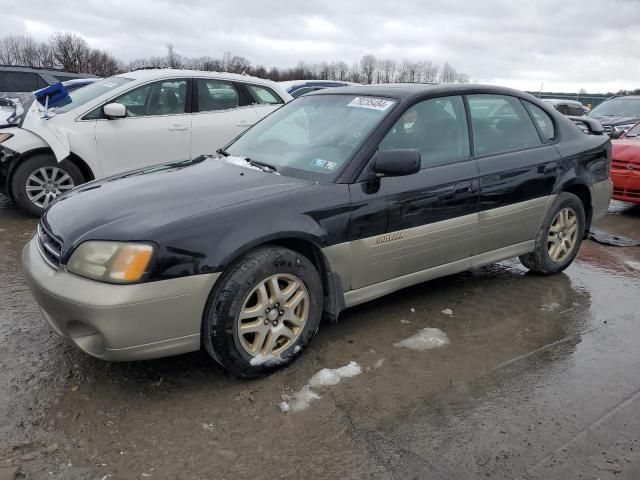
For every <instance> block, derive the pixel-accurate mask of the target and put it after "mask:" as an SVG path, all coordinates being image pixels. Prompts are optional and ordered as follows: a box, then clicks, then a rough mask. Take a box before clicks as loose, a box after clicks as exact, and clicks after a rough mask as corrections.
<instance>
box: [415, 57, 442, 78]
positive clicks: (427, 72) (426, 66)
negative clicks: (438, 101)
mask: <svg viewBox="0 0 640 480" xmlns="http://www.w3.org/2000/svg"><path fill="white" fill-rule="evenodd" d="M419 65H420V67H419V68H420V81H422V82H426V83H434V82H437V81H438V70H439V68H438V65H436V64H435V63H433V62H431V61H429V60H424V61H422V62H420V63H419Z"/></svg>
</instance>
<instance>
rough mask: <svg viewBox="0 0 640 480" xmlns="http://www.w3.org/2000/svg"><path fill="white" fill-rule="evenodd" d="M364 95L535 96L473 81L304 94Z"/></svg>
mask: <svg viewBox="0 0 640 480" xmlns="http://www.w3.org/2000/svg"><path fill="white" fill-rule="evenodd" d="M340 94H345V95H346V94H348V95H366V96H378V97H389V98H395V99H397V100H400V101H410V100H412V99H415V98H421V97H429V96H434V97H442V96H446V95H461V94H494V95H512V96H518V97H522V98H527V99H529V100H530V99H535V100H537V101H540V99H538V98H535V97H534V96H532V95H529V94H528V93H525V92H521V91H520V90H514V89H512V88H506V87H497V86H494V85H480V84H475V83H386V84H376V85H354V86H349V87H336V88H325V89H322V90H316V91H315V92H311V93H308V94H306V95H305V97H309V96H312V95H340Z"/></svg>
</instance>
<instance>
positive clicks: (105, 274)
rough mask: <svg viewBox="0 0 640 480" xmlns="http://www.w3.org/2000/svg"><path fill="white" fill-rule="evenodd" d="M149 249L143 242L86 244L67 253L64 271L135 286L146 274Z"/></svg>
mask: <svg viewBox="0 0 640 480" xmlns="http://www.w3.org/2000/svg"><path fill="white" fill-rule="evenodd" d="M152 256H153V247H152V246H151V245H149V244H146V243H124V242H105V241H88V242H84V243H82V244H81V245H80V246H79V247H78V248H76V250H75V251H74V252H73V253H72V254H71V258H70V259H69V262H68V263H67V270H68V271H69V272H71V273H75V274H76V275H80V276H81V277H87V278H90V279H92V280H98V281H100V282H108V283H135V282H138V281H140V279H141V278H142V276H143V275H144V274H145V272H146V271H147V267H148V266H149V262H150V261H151V257H152Z"/></svg>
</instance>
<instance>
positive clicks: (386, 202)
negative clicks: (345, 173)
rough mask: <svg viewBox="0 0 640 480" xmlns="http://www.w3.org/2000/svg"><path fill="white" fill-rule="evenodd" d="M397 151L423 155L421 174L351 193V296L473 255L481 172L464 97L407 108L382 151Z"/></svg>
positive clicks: (357, 186)
mask: <svg viewBox="0 0 640 480" xmlns="http://www.w3.org/2000/svg"><path fill="white" fill-rule="evenodd" d="M392 148H416V149H418V150H420V153H421V160H422V170H421V171H420V172H419V173H417V174H415V175H409V176H402V177H386V178H381V179H375V180H368V181H365V182H362V183H356V184H353V185H351V186H350V187H351V199H352V214H351V217H352V220H351V226H350V237H351V241H352V243H351V251H352V253H353V265H354V269H353V271H352V275H351V279H350V283H351V285H350V286H349V288H350V289H357V288H362V287H364V286H367V285H372V284H375V283H379V282H382V281H384V280H388V279H391V278H395V277H399V276H402V275H407V274H410V273H414V272H419V271H422V270H426V269H429V268H432V267H436V266H438V265H443V264H447V263H451V262H455V261H459V260H463V259H466V258H468V257H469V256H470V255H471V253H472V250H473V244H474V240H475V235H476V228H477V208H478V167H477V164H476V162H475V160H473V159H471V156H470V149H469V132H468V126H467V119H466V114H465V108H464V102H463V100H462V98H461V97H459V96H452V97H442V98H436V99H431V100H426V101H424V102H421V103H418V104H416V105H415V106H413V107H410V108H409V109H408V111H407V112H406V113H405V114H404V115H403V116H402V117H401V119H400V120H399V121H398V122H397V123H396V125H395V126H394V127H393V128H392V129H391V131H390V132H389V133H388V134H387V136H386V137H385V139H384V140H383V141H382V143H381V144H380V150H386V149H392ZM355 266H357V268H355Z"/></svg>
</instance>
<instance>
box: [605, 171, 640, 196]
mask: <svg viewBox="0 0 640 480" xmlns="http://www.w3.org/2000/svg"><path fill="white" fill-rule="evenodd" d="M639 168H640V167H639ZM611 180H612V181H613V198H615V199H616V200H622V201H623V202H636V203H640V170H636V169H634V170H629V169H626V168H625V169H621V168H612V169H611Z"/></svg>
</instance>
